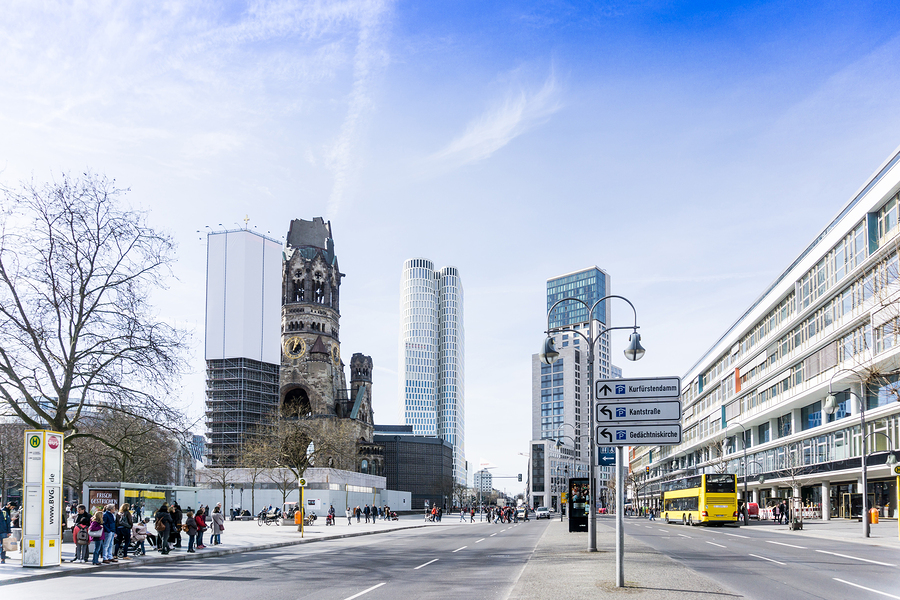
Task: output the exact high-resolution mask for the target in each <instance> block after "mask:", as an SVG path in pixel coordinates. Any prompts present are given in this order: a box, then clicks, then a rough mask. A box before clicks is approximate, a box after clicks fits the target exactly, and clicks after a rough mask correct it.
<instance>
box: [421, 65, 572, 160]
mask: <svg viewBox="0 0 900 600" xmlns="http://www.w3.org/2000/svg"><path fill="white" fill-rule="evenodd" d="M561 107H562V103H561V102H560V100H559V86H558V85H557V83H556V79H555V78H554V77H553V75H552V74H551V75H550V77H548V78H547V80H546V81H545V82H544V85H543V86H542V87H541V88H540V89H539V90H537V91H536V92H528V91H525V90H520V91H518V93H513V92H510V93H507V94H506V96H505V97H504V98H503V99H502V100H500V101H499V102H496V103H495V104H494V106H492V107H491V108H489V109H488V110H487V111H486V112H485V113H484V114H482V115H481V116H479V117H478V118H476V119H475V120H473V121H471V122H470V123H469V124H468V126H466V130H465V131H464V132H463V133H462V135H460V136H459V137H457V138H456V139H454V140H453V141H451V142H450V143H449V144H448V145H447V147H445V148H444V149H443V150H440V151H439V152H437V153H436V154H434V155H433V156H432V158H433V159H434V160H437V161H450V162H458V163H459V164H461V165H462V164H467V163H471V162H477V161H479V160H484V159H486V158H488V157H490V156H491V155H492V154H494V153H495V152H497V151H498V150H500V149H501V148H503V147H504V146H506V145H507V144H508V143H510V142H511V141H512V140H514V139H515V138H517V137H519V136H520V135H522V134H524V133H525V132H527V131H528V130H529V129H531V128H533V127H535V126H537V125H540V124H541V123H544V122H546V121H547V119H548V118H549V117H550V115H552V114H553V113H555V112H556V111H558V110H559V109H560V108H561Z"/></svg>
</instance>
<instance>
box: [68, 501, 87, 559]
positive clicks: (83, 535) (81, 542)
mask: <svg viewBox="0 0 900 600" xmlns="http://www.w3.org/2000/svg"><path fill="white" fill-rule="evenodd" d="M76 510H77V511H78V512H77V513H76V514H75V523H74V526H73V528H72V538H73V539H74V540H75V558H73V559H72V562H85V563H86V562H87V561H88V555H89V554H90V546H91V537H90V536H89V535H88V527H89V526H90V524H91V515H90V514H88V512H87V508H85V506H84V504H79V505H78V508H77V509H76Z"/></svg>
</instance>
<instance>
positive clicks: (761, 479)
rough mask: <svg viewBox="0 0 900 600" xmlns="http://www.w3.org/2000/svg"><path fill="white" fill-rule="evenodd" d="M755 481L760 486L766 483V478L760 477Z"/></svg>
mask: <svg viewBox="0 0 900 600" xmlns="http://www.w3.org/2000/svg"><path fill="white" fill-rule="evenodd" d="M756 480H757V481H758V482H759V485H762V484H764V483H765V482H766V476H765V475H760V476H759V477H758V478H757V479H756Z"/></svg>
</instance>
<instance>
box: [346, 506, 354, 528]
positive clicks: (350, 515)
mask: <svg viewBox="0 0 900 600" xmlns="http://www.w3.org/2000/svg"><path fill="white" fill-rule="evenodd" d="M352 518H353V514H352V513H351V512H350V507H349V506H348V507H347V525H352V524H353V521H352Z"/></svg>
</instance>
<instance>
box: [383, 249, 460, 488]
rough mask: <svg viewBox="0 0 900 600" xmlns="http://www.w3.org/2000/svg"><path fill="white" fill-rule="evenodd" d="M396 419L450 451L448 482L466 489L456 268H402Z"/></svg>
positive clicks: (419, 261)
mask: <svg viewBox="0 0 900 600" xmlns="http://www.w3.org/2000/svg"><path fill="white" fill-rule="evenodd" d="M399 357H400V365H399V371H400V373H401V377H400V397H401V398H402V402H401V405H400V419H401V422H402V423H404V424H406V425H411V426H412V428H413V433H414V434H415V435H425V436H433V437H439V438H441V439H443V440H446V441H447V442H449V443H450V445H451V446H453V476H454V479H455V480H456V481H457V482H458V483H460V484H462V485H466V481H467V469H466V458H465V429H464V427H465V335H464V328H463V288H462V281H461V280H460V277H459V271H457V269H456V267H444V268H442V269H440V270H439V271H438V270H435V268H434V263H433V262H432V261H430V260H428V259H425V258H412V259H409V260H407V261H406V262H405V263H404V264H403V276H402V281H401V284H400V350H399Z"/></svg>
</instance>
